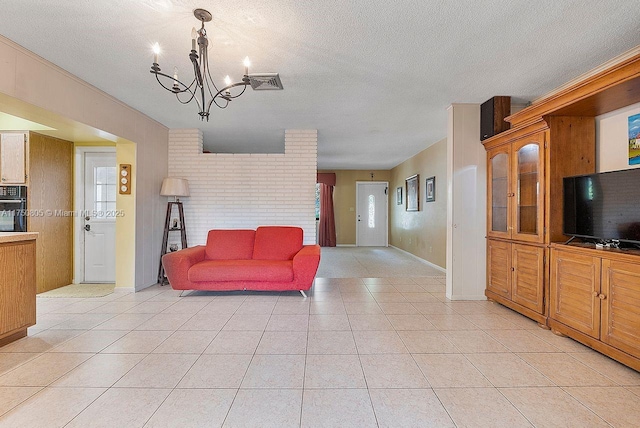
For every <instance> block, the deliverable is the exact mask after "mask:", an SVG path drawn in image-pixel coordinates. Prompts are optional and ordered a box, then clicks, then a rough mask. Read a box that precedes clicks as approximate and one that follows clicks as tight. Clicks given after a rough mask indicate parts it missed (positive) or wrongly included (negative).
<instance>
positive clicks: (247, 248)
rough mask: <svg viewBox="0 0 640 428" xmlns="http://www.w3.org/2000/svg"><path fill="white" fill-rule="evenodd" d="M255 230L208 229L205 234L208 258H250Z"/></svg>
mask: <svg viewBox="0 0 640 428" xmlns="http://www.w3.org/2000/svg"><path fill="white" fill-rule="evenodd" d="M255 236H256V231H255V230H242V229H237V230H220V229H217V230H210V231H209V234H208V235H207V248H206V250H205V251H206V258H207V259H208V260H251V257H252V256H253V241H254V239H255Z"/></svg>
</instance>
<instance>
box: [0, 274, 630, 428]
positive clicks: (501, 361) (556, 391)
mask: <svg viewBox="0 0 640 428" xmlns="http://www.w3.org/2000/svg"><path fill="white" fill-rule="evenodd" d="M178 294H179V293H178V292H176V291H173V290H171V289H170V288H168V287H166V286H165V287H159V286H154V287H151V288H148V289H146V290H144V291H142V292H139V293H136V294H129V293H118V292H116V293H114V294H111V295H109V296H105V297H102V298H91V299H62V298H55V299H52V298H38V302H37V304H38V324H37V325H36V326H35V327H33V328H31V329H30V331H29V337H28V338H25V339H22V340H20V341H17V342H14V343H12V344H10V345H7V346H5V347H3V348H0V415H2V416H0V427H12V428H13V427H62V426H69V427H88V426H91V427H102V426H104V427H111V428H113V427H127V428H129V427H142V426H144V427H169V426H174V427H176V426H179V427H204V426H206V427H215V426H218V427H220V426H224V427H262V426H264V427H278V428H280V427H289V426H291V427H299V426H304V427H319V426H323V427H324V426H335V427H358V428H361V427H375V426H380V427H405V426H406V427H449V426H460V427H461V426H470V427H500V426H506V427H510V428H511V427H515V426H536V427H558V426H567V427H598V426H616V427H627V426H628V427H637V426H640V373H638V372H636V371H634V370H631V369H629V368H627V367H625V366H623V365H621V364H618V363H617V362H615V361H613V360H610V359H608V358H607V357H604V356H602V355H600V354H598V353H596V352H594V351H592V350H590V349H589V348H586V347H584V346H582V345H580V344H579V343H577V342H575V341H573V340H571V339H568V338H563V337H559V336H555V335H553V334H552V333H551V332H549V331H547V330H543V329H541V328H539V327H538V326H537V325H536V323H534V322H532V321H530V320H528V319H527V318H524V317H522V316H520V315H518V314H516V313H514V312H512V311H511V310H509V309H506V308H504V307H502V306H500V305H498V304H494V303H490V302H450V301H447V300H446V299H445V298H444V277H442V276H421V277H400V276H394V277H386V278H320V279H318V280H317V281H316V284H315V285H314V287H313V289H312V293H311V294H310V297H309V298H308V299H306V300H305V299H303V298H302V297H301V296H300V295H299V294H298V293H193V294H191V295H189V296H186V297H182V298H180V297H178Z"/></svg>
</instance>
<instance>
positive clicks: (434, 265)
mask: <svg viewBox="0 0 640 428" xmlns="http://www.w3.org/2000/svg"><path fill="white" fill-rule="evenodd" d="M389 246H390V247H391V248H395V249H396V250H398V251H402V252H403V253H405V254H407V255H409V256H411V257H413V258H414V259H418V260H419V261H421V262H422V263H424V264H426V265H429V266H430V267H432V268H434V269H435V270H437V271H440V272H442V273H445V274H446V273H447V270H446V269H445V268H443V267H442V266H438V265H437V264H435V263H431V262H430V261H428V260H425V259H423V258H422V257H418V256H416V255H415V254H412V253H410V252H408V251H405V250H403V249H402V248H398V247H396V246H395V245H389Z"/></svg>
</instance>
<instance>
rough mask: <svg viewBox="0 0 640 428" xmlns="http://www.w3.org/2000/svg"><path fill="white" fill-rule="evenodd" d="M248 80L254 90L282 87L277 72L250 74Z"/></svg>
mask: <svg viewBox="0 0 640 428" xmlns="http://www.w3.org/2000/svg"><path fill="white" fill-rule="evenodd" d="M249 81H250V82H251V87H252V88H253V89H254V90H255V91H266V90H272V89H284V87H283V86H282V81H281V80H280V75H279V74H278V73H262V74H250V75H249Z"/></svg>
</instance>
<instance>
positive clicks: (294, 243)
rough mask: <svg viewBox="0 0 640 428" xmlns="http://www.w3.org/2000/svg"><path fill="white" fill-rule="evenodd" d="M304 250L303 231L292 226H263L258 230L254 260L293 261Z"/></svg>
mask: <svg viewBox="0 0 640 428" xmlns="http://www.w3.org/2000/svg"><path fill="white" fill-rule="evenodd" d="M301 249H302V229H301V228H299V227H290V226H262V227H259V228H258V229H257V230H256V239H255V243H254V246H253V259H254V260H292V259H293V256H295V255H296V254H297V253H298V251H300V250H301Z"/></svg>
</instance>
